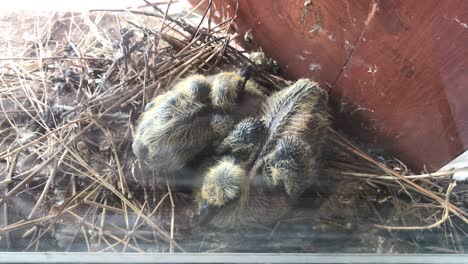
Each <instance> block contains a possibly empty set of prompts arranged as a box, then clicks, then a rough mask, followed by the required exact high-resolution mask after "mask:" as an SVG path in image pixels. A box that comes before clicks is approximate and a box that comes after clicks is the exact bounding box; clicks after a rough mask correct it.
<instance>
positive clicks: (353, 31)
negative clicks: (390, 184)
mask: <svg viewBox="0 0 468 264" xmlns="http://www.w3.org/2000/svg"><path fill="white" fill-rule="evenodd" d="M191 2H192V3H193V4H197V3H198V2H199V0H191ZM207 2H208V1H207ZM236 2H237V0H215V1H214V5H213V10H212V14H213V16H214V17H215V19H217V20H218V21H221V20H223V18H227V17H230V16H232V15H233V14H234V12H235V7H236ZM238 2H239V9H238V12H237V18H236V20H235V23H234V25H233V27H234V29H235V30H236V31H237V32H239V33H240V34H242V35H243V34H245V33H246V32H247V31H249V30H251V31H252V35H253V41H252V42H251V43H246V42H244V43H242V44H243V46H244V47H245V48H246V49H257V48H259V47H262V49H263V50H264V51H265V52H266V53H267V54H268V55H269V56H271V57H273V58H275V59H276V60H277V61H279V62H280V64H281V65H282V66H283V70H284V74H285V75H286V76H287V77H290V78H299V77H309V78H312V79H315V80H317V81H319V82H320V83H321V84H322V86H323V87H324V88H326V89H328V90H329V91H330V93H331V95H332V98H333V99H334V103H335V105H336V106H337V108H338V109H339V110H340V114H339V115H338V117H339V118H338V120H337V121H338V123H339V126H341V127H342V128H343V129H344V130H346V131H349V132H351V133H352V134H353V135H355V136H357V137H358V138H359V139H360V140H363V141H365V142H369V143H372V144H373V145H374V146H376V147H381V148H383V149H385V150H386V151H387V152H388V153H392V154H394V155H396V156H398V157H399V158H401V159H402V160H404V161H405V162H407V163H408V164H410V165H411V166H413V167H416V168H423V166H426V167H427V168H430V169H437V168H439V167H441V166H442V165H443V164H445V163H446V162H448V161H449V160H451V159H453V158H454V157H455V156H457V155H458V154H460V153H461V152H462V151H463V150H464V149H467V148H468V115H466V114H465V113H466V112H468V90H467V89H468V87H467V86H468V1H465V0H447V1H439V0H413V1H406V0H394V1H374V0H360V1H351V0H343V1H328V0H312V1H297V0H289V1H286V0H285V1H255V0H239V1H238Z"/></svg>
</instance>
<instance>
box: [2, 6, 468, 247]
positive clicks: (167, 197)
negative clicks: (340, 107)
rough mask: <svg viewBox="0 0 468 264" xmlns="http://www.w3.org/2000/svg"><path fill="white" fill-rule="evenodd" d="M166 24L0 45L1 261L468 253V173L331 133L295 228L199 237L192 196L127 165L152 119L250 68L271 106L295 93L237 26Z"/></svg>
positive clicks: (122, 17)
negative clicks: (317, 180)
mask: <svg viewBox="0 0 468 264" xmlns="http://www.w3.org/2000/svg"><path fill="white" fill-rule="evenodd" d="M209 13H210V12H206V13H205V14H209ZM167 14H168V12H167V10H164V9H160V8H159V7H158V6H151V7H149V8H147V9H145V10H117V11H92V12H89V13H86V14H71V13H68V14H54V15H53V16H49V17H48V18H44V17H43V18H42V19H39V18H38V19H31V18H28V20H29V23H28V25H29V26H30V27H27V28H25V29H24V33H25V34H24V35H28V36H30V37H29V38H26V39H24V40H21V42H19V40H14V39H12V40H8V39H5V40H4V41H3V42H2V43H1V48H2V58H0V63H1V68H0V80H1V88H0V95H1V100H0V107H1V108H0V140H1V145H0V168H1V170H0V171H1V178H0V193H1V196H0V206H1V207H2V210H1V213H0V216H1V217H0V219H1V223H0V226H1V227H0V235H1V240H0V248H1V249H2V250H15V251H23V250H26V251H93V252H150V251H151V252H183V251H190V252H199V251H203V252H204V251H211V252H219V251H244V252H245V251H250V252H252V251H255V252H278V251H281V252H371V253H420V252H442V253H446V252H448V253H463V252H464V251H465V250H466V249H467V248H468V235H467V233H468V231H467V230H468V219H467V218H468V212H467V207H468V204H467V203H468V202H467V199H468V198H467V196H468V194H467V193H468V191H467V184H466V183H464V182H454V181H452V180H451V176H452V174H453V173H455V172H457V171H463V170H466V169H457V170H451V171H444V172H436V173H427V172H425V173H423V174H419V175H414V174H412V172H411V170H410V169H409V168H407V167H406V166H405V165H404V164H403V163H402V162H400V161H399V160H398V159H395V158H388V157H386V156H385V155H383V154H382V153H380V154H377V153H373V152H371V151H366V148H364V146H360V144H355V143H353V142H352V141H351V140H350V139H349V138H348V137H346V136H345V135H344V134H343V133H341V132H338V131H335V130H333V129H331V130H330V131H329V135H330V138H331V139H330V142H328V145H327V146H326V148H325V149H326V155H325V156H326V157H325V159H324V161H323V162H322V169H321V173H320V174H321V178H322V184H321V187H320V188H313V190H311V191H309V192H308V193H306V195H304V197H302V198H301V200H300V201H299V203H298V204H297V205H296V206H295V208H294V209H293V210H292V212H290V214H288V215H287V216H285V217H284V218H283V219H281V220H280V221H278V222H277V223H276V224H275V225H273V226H260V227H256V228H249V229H241V230H230V231H229V230H223V231H220V230H211V229H200V228H198V226H197V223H196V209H195V206H194V203H193V197H192V195H191V194H189V193H179V192H175V191H173V190H172V189H171V185H170V184H169V183H168V182H165V181H164V180H162V177H158V176H160V175H155V173H153V172H151V170H148V169H147V168H144V167H143V166H141V164H139V163H138V162H137V160H136V157H135V156H134V154H133V153H132V150H131V145H132V138H133V132H134V125H135V123H136V120H137V118H138V116H140V114H141V112H142V111H143V109H144V106H145V105H146V103H147V102H149V101H150V100H151V98H153V97H155V96H156V95H158V94H160V93H162V92H164V91H166V90H168V89H170V87H172V85H173V84H174V83H175V82H176V81H178V80H179V79H180V78H182V77H186V76H188V75H191V74H195V73H197V74H213V73H217V72H221V71H224V70H226V69H233V68H234V67H239V66H242V65H251V66H253V69H254V72H255V74H254V77H255V80H256V81H257V82H259V83H260V84H262V85H263V86H264V87H266V88H268V91H265V92H267V93H271V92H272V91H276V90H278V89H281V88H282V87H285V86H286V85H287V84H289V83H290V82H289V81H286V80H284V79H282V78H280V77H278V76H276V75H273V74H271V73H269V71H268V69H269V67H264V65H255V64H253V62H252V61H251V60H250V59H248V58H247V57H246V56H245V54H244V53H243V52H241V51H239V50H238V49H236V48H234V47H235V45H234V41H235V39H236V38H238V37H239V36H238V35H236V34H232V32H230V31H229V30H228V29H229V28H230V26H231V23H232V21H233V19H227V20H226V21H224V22H222V23H220V24H218V25H214V24H212V23H211V19H210V18H209V17H207V16H204V17H198V16H195V15H194V14H192V13H190V12H189V13H185V14H182V15H180V17H178V18H173V17H171V16H168V15H167ZM200 25H205V26H204V27H201V26H200ZM26 33H28V34H26ZM276 70H277V68H276V67H275V71H276ZM270 72H271V71H270ZM148 175H149V176H148Z"/></svg>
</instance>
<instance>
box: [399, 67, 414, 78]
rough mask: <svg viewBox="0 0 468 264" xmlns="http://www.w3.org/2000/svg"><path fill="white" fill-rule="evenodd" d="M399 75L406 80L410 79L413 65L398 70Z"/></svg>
mask: <svg viewBox="0 0 468 264" xmlns="http://www.w3.org/2000/svg"><path fill="white" fill-rule="evenodd" d="M400 74H401V75H402V76H404V77H405V78H407V79H410V78H411V77H413V75H414V65H413V64H407V65H405V66H403V67H401V68H400Z"/></svg>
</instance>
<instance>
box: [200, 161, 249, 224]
mask: <svg viewBox="0 0 468 264" xmlns="http://www.w3.org/2000/svg"><path fill="white" fill-rule="evenodd" d="M248 191H249V178H248V175H247V173H246V171H245V170H244V169H243V168H242V167H241V166H240V165H238V164H236V163H235V161H234V160H233V159H232V158H223V159H222V160H220V161H219V162H218V163H217V164H215V165H213V166H212V167H211V168H209V169H208V170H207V172H206V174H205V175H204V179H203V184H202V187H201V189H200V191H199V194H198V197H197V203H198V209H199V211H200V224H202V225H203V224H207V223H209V222H210V220H211V219H212V218H213V217H214V216H216V214H218V213H219V212H220V210H223V209H226V208H228V207H229V210H231V209H232V210H236V209H239V208H240V207H241V206H242V205H243V203H245V201H246V197H247V196H248Z"/></svg>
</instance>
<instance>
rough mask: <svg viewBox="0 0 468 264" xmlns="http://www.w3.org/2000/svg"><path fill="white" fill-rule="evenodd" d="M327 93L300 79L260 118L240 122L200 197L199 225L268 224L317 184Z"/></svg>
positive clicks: (223, 146) (268, 104)
mask: <svg viewBox="0 0 468 264" xmlns="http://www.w3.org/2000/svg"><path fill="white" fill-rule="evenodd" d="M327 99H328V97H327V94H326V92H325V91H323V90H322V89H321V88H320V87H319V86H318V85H317V84H316V83H314V82H311V81H310V80H307V79H301V80H299V81H297V82H296V83H294V84H293V85H291V86H290V87H288V88H286V89H284V90H282V91H280V92H277V93H276V94H274V95H273V96H271V97H270V98H269V99H268V100H267V102H266V104H265V109H264V115H263V117H262V118H261V119H256V118H249V119H246V120H244V121H242V122H240V123H239V124H237V125H236V126H235V127H234V129H233V130H232V132H231V133H230V134H229V135H228V136H227V137H226V138H225V139H224V140H223V142H222V143H221V145H220V147H219V148H218V151H219V152H220V153H222V154H224V156H223V157H222V158H221V159H220V160H219V161H218V162H217V163H215V164H214V165H213V166H211V167H210V168H208V169H207V171H206V173H205V175H204V178H203V183H202V186H201V188H200V190H199V192H198V193H197V194H196V201H197V204H198V207H199V210H200V223H201V224H206V223H210V224H213V225H214V226H217V227H220V228H236V227H242V226H246V225H258V224H261V225H268V224H271V223H273V222H275V221H276V220H278V219H279V218H280V217H281V216H282V215H284V214H285V213H286V212H287V211H288V209H289V208H290V207H291V205H292V204H293V203H294V202H295V201H296V200H297V197H298V196H300V195H301V194H302V193H303V192H304V190H305V189H306V188H308V187H310V186H311V185H312V184H313V183H314V182H315V181H316V180H317V171H318V164H319V159H320V157H321V148H322V146H323V144H324V142H325V141H326V131H327V129H328V127H329V118H328V111H327Z"/></svg>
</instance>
